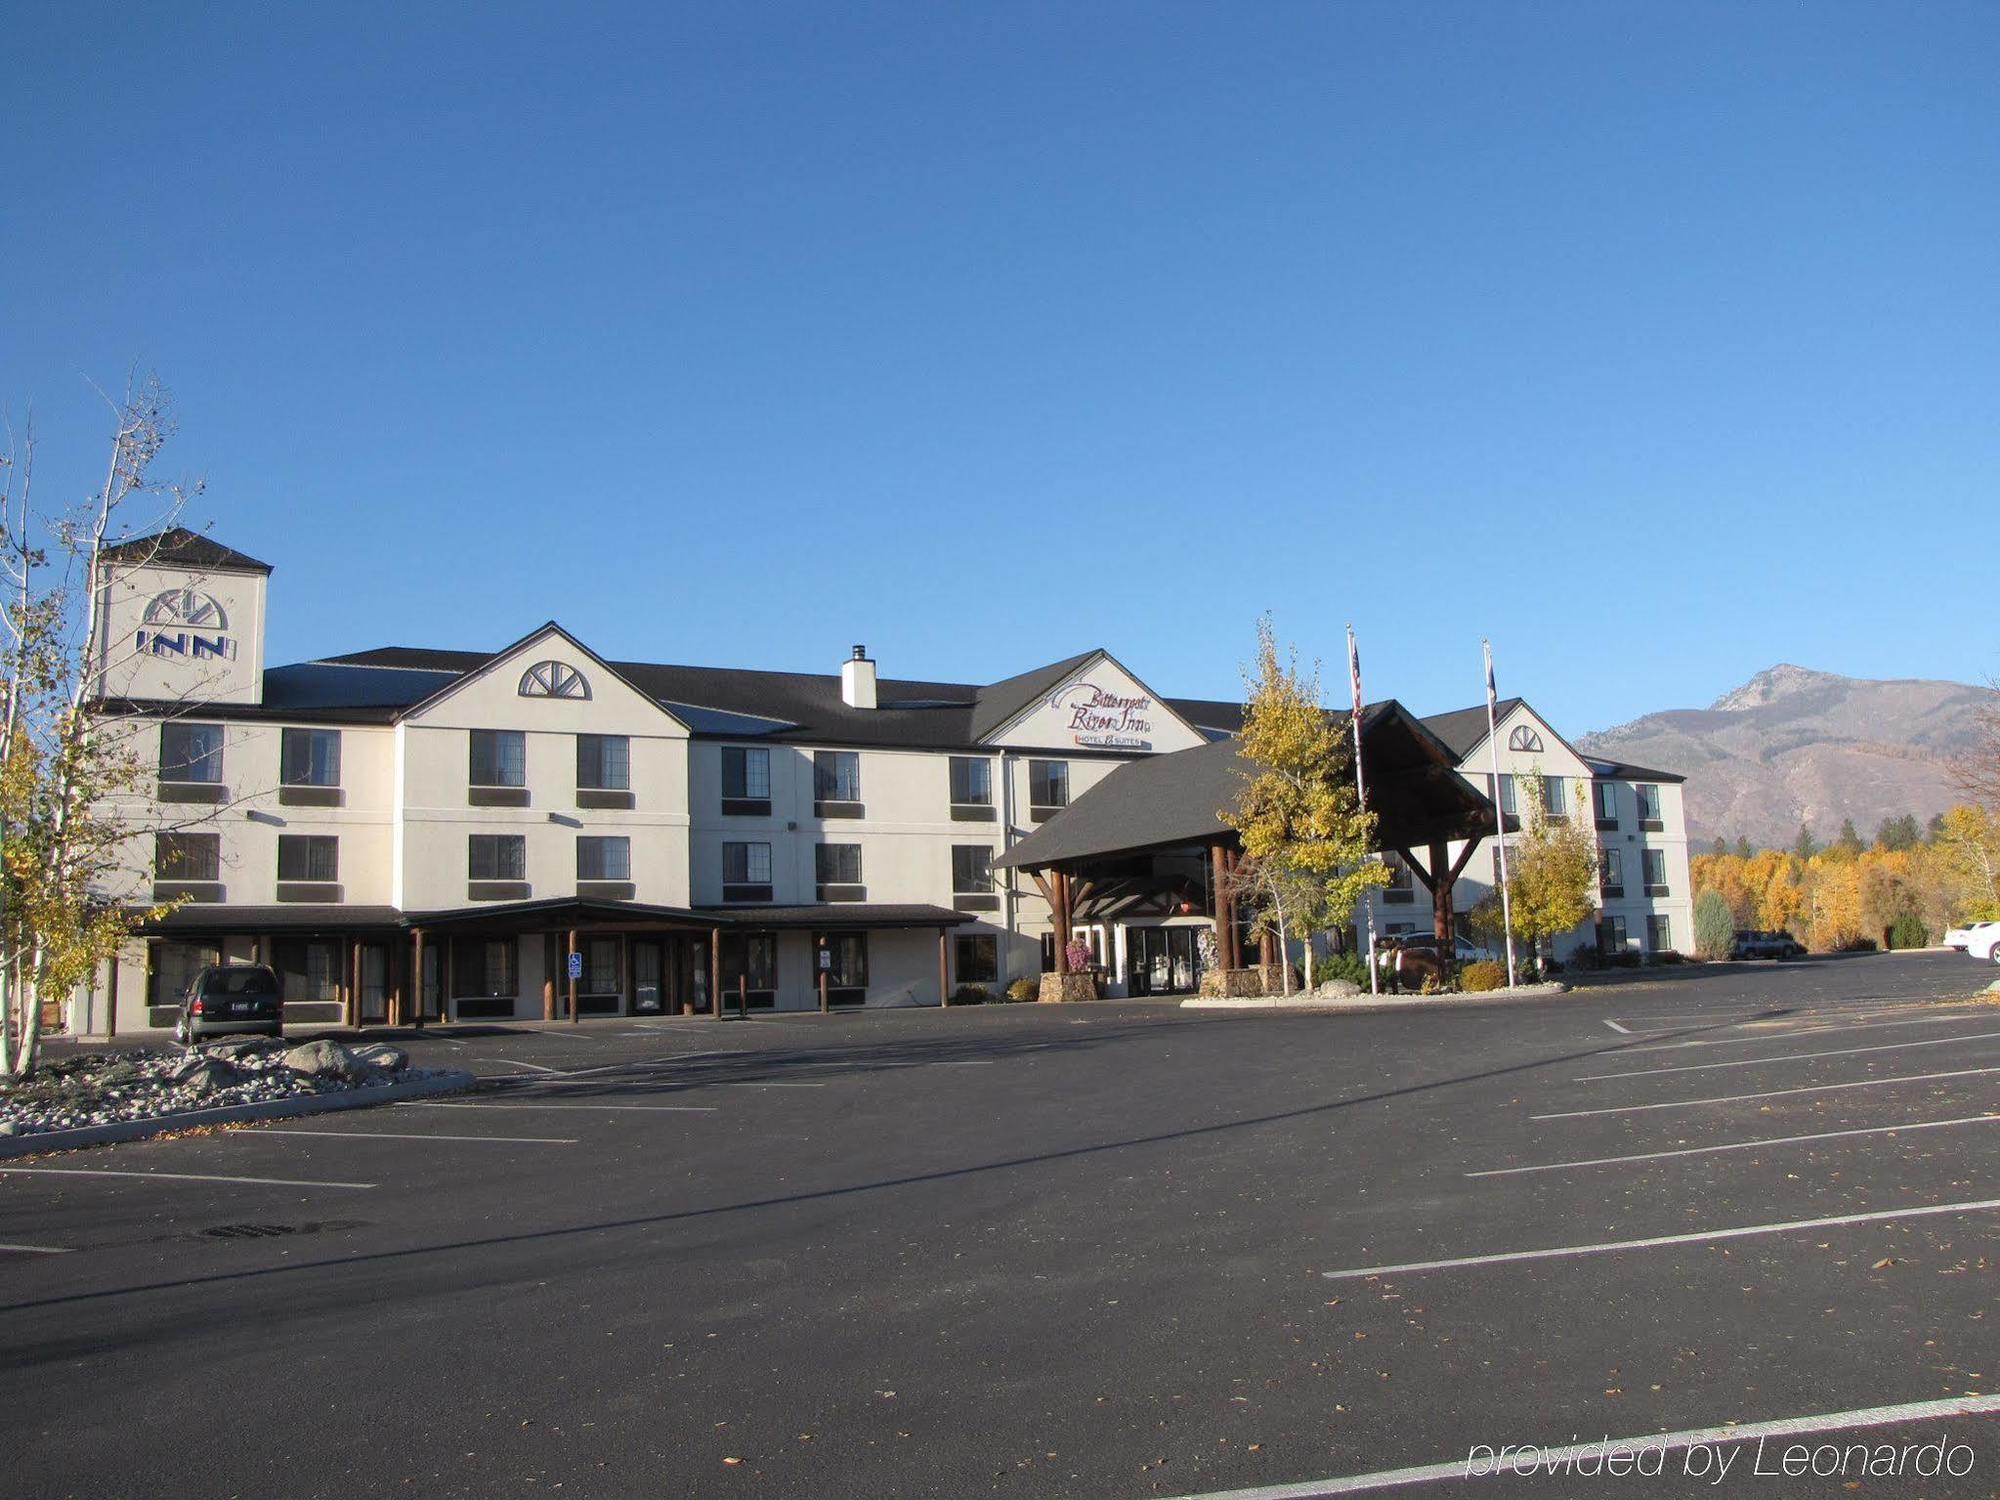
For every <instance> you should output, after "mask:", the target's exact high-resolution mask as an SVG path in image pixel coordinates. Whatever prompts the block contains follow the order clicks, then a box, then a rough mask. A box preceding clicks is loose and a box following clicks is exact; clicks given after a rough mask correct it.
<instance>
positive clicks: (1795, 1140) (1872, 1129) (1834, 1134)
mask: <svg viewBox="0 0 2000 1500" xmlns="http://www.w3.org/2000/svg"><path fill="white" fill-rule="evenodd" d="M1952 1125H2000V1115H1961V1116H1959V1118H1957V1119H1956V1120H1917V1121H1914V1122H1912V1123H1910V1124H1908V1125H1870V1126H1867V1127H1865V1128H1863V1129H1858V1130H1824V1131H1821V1132H1820V1133H1818V1134H1817V1135H1779V1136H1767V1137H1765V1138H1764V1139H1762V1140H1756V1141H1726V1142H1723V1143H1722V1144H1720V1145H1715V1146H1681V1147H1677V1148H1676V1149H1674V1150H1671V1151H1640V1152H1637V1153H1635V1154H1634V1155H1631V1156H1592V1157H1586V1158H1584V1159H1582V1160H1580V1161H1551V1162H1543V1163H1541V1164H1540V1165H1538V1166H1532V1167H1488V1168H1487V1169H1486V1170H1485V1171H1483V1172H1467V1173H1466V1174H1465V1175H1466V1176H1467V1177H1518V1176H1520V1175H1521V1174H1523V1173H1525V1172H1559V1171H1561V1170H1563V1169H1564V1168H1565V1167H1611V1166H1617V1165H1619V1164H1621V1163H1623V1162H1631V1161H1661V1160H1663V1159H1665V1158H1666V1157H1669V1156H1708V1155H1712V1154H1713V1153H1715V1152H1717V1151H1754V1150H1756V1149H1757V1148H1758V1147H1759V1146H1796V1145H1799V1144H1801V1143H1803V1142H1806V1141H1837V1140H1840V1139H1841V1138H1843V1137H1845V1136H1850V1135H1899V1134H1901V1133H1902V1132H1903V1131H1905V1130H1943V1129H1945V1128H1946V1127H1947V1126H1952Z"/></svg>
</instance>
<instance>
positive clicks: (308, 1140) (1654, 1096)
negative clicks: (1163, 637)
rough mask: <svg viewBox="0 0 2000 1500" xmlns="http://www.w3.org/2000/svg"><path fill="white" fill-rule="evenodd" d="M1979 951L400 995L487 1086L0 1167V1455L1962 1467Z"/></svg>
mask: <svg viewBox="0 0 2000 1500" xmlns="http://www.w3.org/2000/svg"><path fill="white" fill-rule="evenodd" d="M1991 977H1993V976H1992V973H1991V971H1988V970H1984V969H1981V968H1979V967H1978V966H1977V965H1975V964H1973V963H1972V962H1971V961H1969V960H1967V959H1965V958H1963V957H1961V956H1958V955H1950V954H1934V953H1931V954H1910V955H1903V954H1884V955H1869V956H1859V957H1854V958H1847V959H1837V960H1835V959H1816V960H1808V961H1802V962H1796V963H1784V964H1765V965H1756V966H1749V965H1730V966H1724V967H1722V968H1720V969H1716V970H1707V971H1702V972H1699V973H1676V972H1674V971H1662V972H1660V973H1658V974H1651V973H1648V974H1645V975H1641V976H1637V977H1633V978H1629V979H1626V980H1623V981H1622V982H1620V983H1617V984H1615V985H1610V986H1606V987H1604V988H1602V989H1595V990H1590V991H1585V992H1580V993H1578V994H1575V995H1570V996H1565V997H1560V998H1557V999H1553V1000H1540V1001H1536V1002H1532V1003H1521V1004H1512V1005H1507V1004H1503V1005H1495V1006H1491V1007H1481V1008H1477V1009H1456V1010H1449V1011H1439V1012H1436V1013H1430V1012H1416V1013H1410V1012H1404V1013H1392V1014H1370V1015H1353V1016H1345V1015H1334V1016H1329V1015H1323V1014H1311V1015H1285V1014H1280V1013H1271V1012H1263V1013H1258V1014H1255V1015H1228V1014H1216V1013H1214V1012H1210V1011H1183V1010H1180V1009H1178V1008H1176V1007H1174V1006H1172V1005H1168V1004H1159V1003H1118V1002H1107V1003H1101V1004H1091V1005H1078V1006H998V1007H982V1008H977V1009H970V1010H953V1011H949V1012H943V1013H940V1012H937V1011H892V1012H880V1013H859V1014H855V1013H848V1014H836V1015H834V1016H831V1017H821V1016H818V1015H802V1016H789V1015H787V1016H765V1017H758V1018H754V1019H752V1020H750V1021H747V1022H739V1021H734V1020H730V1021H725V1022H715V1021H711V1020H705V1019H694V1020H679V1019H676V1020H666V1021H646V1022H636V1021H617V1020H606V1021H593V1022H587V1023H584V1024H582V1025H576V1026H571V1025H566V1024H562V1023H555V1024H546V1025H544V1024H540V1023H537V1024H534V1025H506V1026H497V1025H496V1026H480V1025H466V1026H462V1027H450V1028H443V1029H433V1030H432V1031H430V1032H428V1033H426V1034H424V1035H423V1036H421V1037H418V1038H412V1039H410V1040H409V1045H410V1046H411V1048H412V1050H413V1051H414V1052H415V1053H416V1054H417V1060H418V1061H419V1062H420V1063H425V1064H432V1065H440V1066H443V1065H449V1066H454V1067H460V1068H466V1069H469V1070H471V1071H473V1072H475V1073H477V1074H479V1075H481V1077H482V1078H483V1079H484V1080H485V1082H484V1084H483V1086H482V1087H481V1089H480V1090H479V1091H478V1092H476V1093H473V1094H469V1095H466V1096H462V1097H459V1098H455V1099H451V1100H444V1101H427V1102H424V1103H418V1104H412V1105H406V1106H397V1107H388V1108H382V1109H375V1110H368V1111H359V1112H353V1113H346V1114H341V1115H337V1116H328V1117H325V1118H323V1119H307V1120H300V1121H296V1122H281V1123H280V1124H278V1125H276V1126H251V1127H245V1128H240V1129H230V1130H226V1131H213V1132H208V1133H202V1134H197V1135H190V1136H184V1137H176V1138H171V1139H164V1140H155V1141H148V1142H142V1143H134V1144H131V1145H125V1146H117V1147H110V1148H102V1149H97V1150H91V1151H83V1152H75V1153H69V1154H66V1155H60V1156H49V1157H42V1158H35V1159H32V1160H28V1161H23V1162H10V1163H5V1164H4V1167H5V1170H4V1172H0V1273H4V1277H5V1280H4V1285H0V1350H3V1351H4V1356H0V1442H4V1451H5V1452H6V1453H7V1454H8V1463H7V1469H6V1489H7V1492H8V1494H9V1495H10V1496H13V1497H19V1500H28V1497H40V1496H102V1495H135V1496H136V1495H147V1496H153V1495H174V1496H211V1495H214V1496H224V1495H245V1496H342V1497H351V1496H356V1495H377V1494H389V1493H395V1494H411V1493H416V1494H423V1495H426V1496H430V1495H482V1496H483V1495H523V1494H536V1493H541V1492H545V1491H548V1490H552V1489H556V1488H561V1489H562V1490H564V1491H565V1492H567V1493H572V1494H577V1493H580V1494H584V1495H591V1496H597V1495H604V1496H649V1497H650V1496H666V1495H690V1496H733V1495H760V1496H786V1497H790V1496H799V1497H805V1496H812V1497H822V1496H845V1495H857V1496H861V1495H865V1496H960V1495H972V1494H1013V1495H1021V1496H1107V1497H1124V1496H1132V1497H1140V1496H1183V1495H1211V1494H1215V1493H1218V1492H1232V1491H1244V1492H1248V1493H1249V1494H1251V1495H1256V1496H1269V1497H1276V1496H1280V1495H1298V1496H1303V1495H1310V1494H1337V1493H1352V1492H1366V1491H1370V1490H1388V1491H1393V1492H1395V1493H1409V1494H1418V1493H1423V1492H1425V1491H1426V1490H1429V1489H1433V1488H1447V1489H1461V1488H1467V1487H1468V1486H1467V1482H1466V1480H1465V1479H1464V1477H1463V1475H1462V1473H1461V1472H1454V1471H1462V1470H1463V1469H1464V1468H1465V1467H1466V1466H1468V1465H1470V1466H1471V1467H1472V1468H1473V1470H1474V1472H1475V1473H1476V1472H1480V1471H1482V1470H1483V1468H1484V1467H1487V1466H1488V1463H1487V1460H1486V1459H1485V1458H1484V1456H1483V1455H1482V1453H1481V1450H1482V1448H1483V1449H1485V1450H1487V1451H1489V1452H1491V1453H1494V1454H1499V1453H1500V1452H1502V1451H1503V1450H1506V1449H1507V1448H1508V1445H1515V1449H1516V1457H1518V1447H1519V1445H1523V1444H1529V1445H1534V1447H1535V1450H1536V1452H1537V1454H1538V1455H1539V1454H1540V1453H1541V1452H1543V1451H1545V1450H1547V1449H1548V1448H1550V1447H1551V1446H1553V1447H1555V1448H1557V1449H1560V1448H1562V1447H1564V1446H1565V1445H1569V1444H1571V1443H1590V1442H1596V1441H1598V1440H1601V1439H1605V1438H1610V1439H1630V1440H1632V1442H1633V1443H1634V1444H1643V1443H1645V1442H1646V1441H1647V1440H1648V1439H1649V1438H1650V1439H1652V1440H1653V1441H1654V1442H1655V1443H1656V1445H1658V1449H1659V1452H1658V1455H1657V1456H1658V1457H1659V1459H1660V1463H1661V1472H1660V1474H1659V1475H1658V1477H1654V1476H1652V1475H1651V1474H1649V1473H1647V1472H1646V1471H1645V1465H1644V1461H1643V1460H1642V1461H1641V1472H1639V1473H1638V1474H1632V1475H1628V1476H1626V1477H1623V1478H1613V1477H1611V1476H1601V1477H1600V1476H1593V1475H1591V1474H1590V1471H1589V1470H1588V1469H1585V1470H1582V1471H1577V1470H1575V1469H1569V1470H1559V1471H1558V1472H1557V1473H1555V1474H1552V1475H1551V1474H1543V1475H1542V1476H1540V1477H1519V1476H1511V1477H1510V1476H1502V1477H1499V1478H1491V1479H1481V1480H1478V1481H1477V1486H1478V1488H1479V1490H1480V1492H1482V1493H1490V1494H1501V1493H1504V1494H1508V1495H1515V1494H1529V1493H1533V1494H1541V1495H1571V1494H1582V1493H1598V1492H1605V1493H1646V1494H1681V1493H1689V1494H1692V1493H1709V1494H1712V1493H1717V1492H1718V1491H1720V1492H1723V1493H1739V1492H1740V1493H1753V1492H1754V1493H1765V1492H1769V1493H1772V1494H1774V1495H1777V1494H1782V1495H1808V1494H1820V1493H1825V1494H1857V1493H1859V1494H1895V1495H1899V1496H1900V1495H1989V1494H1992V1493H1995V1492H1996V1491H1997V1490H2000V1418H1996V1416H1995V1415H1993V1414H1991V1412H1992V1410H1993V1409H1994V1408H1996V1407H2000V1401H1995V1400H1994V1399H1993V1398H1992V1392H1993V1391H1994V1390H1995V1389H1996V1388H2000V1385H1996V1380H1995V1375H1996V1373H2000V1372H1996V1371H1995V1368H1994V1365H1995V1361H1996V1360H2000V1339H1996V1337H1995V1325H1996V1324H2000V1308H1996V1294H1995V1275H1994V1266H1995V1263H1996V1260H2000V1173H1996V1171H1995V1167H1996V1165H2000V1004H1995V1003H1991V1001H1987V1002H1982V1003H1973V1002H1971V1000H1970V997H1972V996H1973V995H1974V993H1975V992H1976V991H1977V990H1978V989H1979V988H1980V987H1981V986H1982V985H1983V984H1984V983H1985V982H1986V981H1987V980H1988V979H1989V978H1991ZM1933 1402H1942V1403H1946V1404H1945V1405H1943V1406H1938V1407H1931V1406H1925V1405H1921V1403H1933ZM1732 1423H1733V1424H1744V1425H1743V1426H1741V1427H1739V1428H1738V1429H1735V1430H1737V1431H1746V1432H1754V1433H1757V1434H1761V1435H1760V1436H1758V1437H1756V1438H1755V1439H1753V1440H1743V1441H1726V1442H1718V1441H1717V1437H1716V1430H1717V1429H1721V1430H1722V1431H1729V1430H1730V1429H1729V1428H1728V1427H1727V1426H1726V1424H1732ZM1660 1434H1666V1435H1668V1437H1667V1439H1666V1440H1665V1441H1664V1442H1661V1441H1660V1440H1659V1439H1658V1437H1657V1435H1660ZM1933 1440H1936V1441H1938V1442H1939V1443H1941V1444H1943V1445H1944V1447H1945V1449H1946V1450H1948V1451H1949V1452H1950V1453H1951V1454H1952V1455H1953V1456H1954V1462H1955V1463H1956V1464H1961V1465H1965V1464H1969V1469H1968V1470H1967V1472H1964V1473H1960V1474H1956V1475H1953V1474H1942V1475H1938V1476H1936V1477H1929V1476H1923V1475H1920V1474H1912V1473H1911V1472H1909V1469H1908V1461H1907V1460H1906V1461H1905V1464H1904V1471H1903V1472H1900V1473H1897V1474H1894V1475H1888V1474H1883V1473H1881V1472H1879V1470H1878V1472H1876V1473H1874V1474H1869V1473H1856V1472H1854V1469H1853V1463H1854V1459H1853V1457H1852V1454H1851V1453H1850V1454H1849V1456H1848V1458H1847V1459H1846V1460H1845V1463H1846V1465H1847V1467H1846V1468H1845V1469H1843V1471H1842V1472H1840V1473H1837V1474H1830V1473H1824V1472H1823V1473H1821V1474H1819V1475H1814V1474H1812V1473H1810V1472H1808V1473H1803V1474H1798V1475H1791V1476H1787V1475H1785V1474H1784V1473H1783V1472H1782V1471H1781V1469H1774V1466H1780V1465H1781V1463H1782V1455H1783V1452H1784V1450H1785V1449H1786V1448H1787V1447H1789V1446H1792V1445H1796V1444H1803V1445H1805V1446H1807V1447H1809V1448H1811V1447H1816V1446H1823V1445H1828V1444H1834V1443H1838V1444H1840V1445H1842V1447H1843V1449H1847V1448H1851V1446H1852V1445H1858V1444H1864V1443H1865V1444H1869V1445H1882V1446H1892V1445H1893V1446H1895V1447H1898V1448H1902V1447H1911V1446H1916V1445H1920V1444H1923V1443H1927V1442H1930V1441H1933ZM1760 1444H1761V1447H1760V1446H1759V1445H1760ZM1961 1450H1962V1451H1963V1453H1964V1454H1966V1455H1969V1457H1964V1456H1960V1454H1961ZM1724 1454H1734V1455H1735V1457H1733V1458H1729V1459H1728V1460H1727V1462H1728V1463H1729V1464H1730V1465H1731V1467H1730V1468H1729V1470H1728V1471H1727V1472H1726V1473H1725V1474H1723V1475H1722V1483H1721V1484H1719V1485H1718V1484H1716V1483H1714V1482H1713V1481H1714V1479H1715V1478H1716V1477H1717V1476H1716V1474H1715V1473H1714V1472H1712V1471H1710V1470H1707V1469H1705V1470H1703V1471H1701V1472H1695V1471H1694V1470H1693V1468H1692V1464H1693V1463H1694V1462H1695V1461H1696V1459H1697V1458H1699V1460H1700V1461H1701V1462H1702V1463H1704V1464H1707V1465H1711V1466H1712V1465H1714V1464H1717V1463H1720V1462H1722V1461H1723V1458H1722V1455H1724ZM1753 1457H1754V1458H1755V1460H1756V1462H1758V1463H1760V1464H1761V1465H1763V1467H1764V1470H1765V1471H1770V1472H1763V1471H1760V1472H1756V1473H1753V1472H1752V1471H1751V1464H1752V1460H1753ZM1572 1461H1573V1460H1572ZM1293 1486H1300V1488H1290V1487H1293Z"/></svg>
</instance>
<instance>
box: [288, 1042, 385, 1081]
mask: <svg viewBox="0 0 2000 1500" xmlns="http://www.w3.org/2000/svg"><path fill="white" fill-rule="evenodd" d="M284 1063H285V1066H286V1067H288V1068H290V1069H291V1070H292V1071H293V1072H294V1073H305V1074H307V1075H309V1076H311V1077H315V1078H337V1079H339V1080H341V1081H342V1082H343V1083H359V1082H360V1081H361V1080H362V1079H364V1078H366V1077H367V1076H368V1064H366V1063H364V1062H363V1061H361V1059H360V1058H358V1057H356V1056H355V1055H354V1053H353V1052H352V1051H350V1050H349V1049H348V1048H346V1047H343V1046H342V1045H341V1044H340V1043H339V1042H330V1041H327V1040H326V1039H324V1038H322V1039H320V1040H319V1041H316V1042H307V1043H306V1044H305V1045H304V1046H302V1047H294V1048H292V1050H291V1051H289V1052H287V1053H286V1054H285V1057H284Z"/></svg>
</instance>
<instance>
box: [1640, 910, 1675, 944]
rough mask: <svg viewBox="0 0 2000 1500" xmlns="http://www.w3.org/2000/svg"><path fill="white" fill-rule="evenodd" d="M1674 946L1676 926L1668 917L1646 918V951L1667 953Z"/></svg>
mask: <svg viewBox="0 0 2000 1500" xmlns="http://www.w3.org/2000/svg"><path fill="white" fill-rule="evenodd" d="M1673 945H1674V924H1673V922H1672V921H1671V920H1670V919H1668V918H1666V917H1648V918H1646V951H1647V952H1648V953H1665V952H1666V951H1667V950H1668V949H1669V948H1671V947H1673Z"/></svg>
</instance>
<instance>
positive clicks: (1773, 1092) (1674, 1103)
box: [1528, 1068, 2000, 1120]
mask: <svg viewBox="0 0 2000 1500" xmlns="http://www.w3.org/2000/svg"><path fill="white" fill-rule="evenodd" d="M1982 1073H2000V1068H1958V1069H1955V1070H1954V1071H1952V1072H1950V1073H1905V1074H1903V1075H1902V1076H1900V1077H1897V1078H1863V1079H1859V1080H1857V1081H1856V1082H1853V1083H1816V1084H1811V1085H1808V1086H1807V1087H1805V1088H1802V1089H1766V1090H1765V1091H1764V1092H1763V1093H1761V1094H1721V1095H1718V1096H1717V1097H1715V1098H1712V1099H1669V1100H1668V1101H1667V1102H1666V1103H1664V1104H1614V1105H1612V1106H1610V1107H1609V1108H1607V1109H1566V1110H1563V1111H1562V1112H1561V1113H1559V1114H1553V1115H1530V1116H1528V1118H1529V1119H1531V1120H1581V1119H1582V1118H1584V1117H1585V1116H1586V1115H1630V1114H1638V1113H1640V1112H1641V1111H1644V1110H1649V1109H1693V1108H1694V1107H1695V1106H1696V1105H1698V1104H1741V1103H1742V1102H1743V1101H1744V1100H1746V1099H1782V1098H1784V1097H1785V1096H1786V1095H1788V1094H1830V1093H1833V1092H1834V1091H1835V1090H1836V1089H1872V1088H1880V1087H1881V1086H1882V1085H1883V1084H1887V1083H1928V1082H1930V1081H1931V1080H1932V1079H1935V1078H1975V1077H1977V1076H1979V1075H1980V1074H1982Z"/></svg>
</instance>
